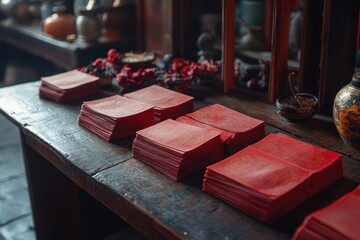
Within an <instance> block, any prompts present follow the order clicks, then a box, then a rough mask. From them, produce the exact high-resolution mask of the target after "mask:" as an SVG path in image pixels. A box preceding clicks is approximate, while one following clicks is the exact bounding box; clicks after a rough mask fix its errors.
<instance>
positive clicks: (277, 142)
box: [251, 133, 343, 197]
mask: <svg viewBox="0 0 360 240" xmlns="http://www.w3.org/2000/svg"><path fill="white" fill-rule="evenodd" d="M251 146H252V147H254V148H256V149H258V150H260V151H262V152H265V153H267V154H271V155H273V156H275V157H278V158H280V159H282V160H284V161H287V162H289V163H291V164H294V165H296V166H299V167H301V168H303V169H306V170H308V171H310V172H311V173H312V177H311V182H312V187H311V188H310V189H309V194H310V196H311V197H312V196H314V195H316V194H317V193H318V192H320V191H321V190H323V189H324V188H326V187H328V186H329V185H331V184H332V183H334V182H335V181H337V180H339V179H340V178H341V177H342V175H343V172H342V156H341V154H338V153H336V152H333V151H330V150H328V149H325V148H321V147H318V146H315V145H312V144H309V143H305V142H302V141H300V140H297V139H295V138H292V137H289V136H286V135H284V134H281V133H278V134H270V135H268V136H267V137H266V138H264V139H263V140H261V141H259V142H257V143H255V144H253V145H251Z"/></svg>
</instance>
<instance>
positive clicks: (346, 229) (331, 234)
mask: <svg viewBox="0 0 360 240" xmlns="http://www.w3.org/2000/svg"><path fill="white" fill-rule="evenodd" d="M359 222H360V187H357V188H356V189H355V190H354V191H352V192H350V193H348V194H346V195H345V196H343V197H342V198H340V199H339V200H337V201H336V202H334V203H332V204H330V205H329V206H327V207H324V208H322V209H320V210H318V211H316V212H314V213H312V214H310V215H309V216H308V217H307V218H306V219H305V221H304V222H303V224H302V225H301V226H300V227H299V228H298V229H297V231H296V232H295V235H294V237H293V240H323V239H339V240H340V239H344V240H345V239H346V240H348V239H354V240H355V239H360V228H359Z"/></svg>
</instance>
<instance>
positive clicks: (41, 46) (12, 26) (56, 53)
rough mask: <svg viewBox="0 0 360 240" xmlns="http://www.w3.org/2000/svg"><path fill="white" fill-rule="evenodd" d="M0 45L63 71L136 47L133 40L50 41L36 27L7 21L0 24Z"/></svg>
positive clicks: (47, 36) (48, 37)
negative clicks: (23, 51) (110, 51)
mask: <svg viewBox="0 0 360 240" xmlns="http://www.w3.org/2000/svg"><path fill="white" fill-rule="evenodd" d="M0 41H3V42H6V43H8V44H11V45H13V46H15V47H18V48H20V49H22V50H25V51H27V52H29V53H31V54H33V55H35V56H39V57H41V58H44V59H46V60H49V61H51V62H53V63H54V64H55V65H57V66H59V67H62V68H64V69H74V68H77V67H79V66H83V65H87V64H89V63H90V62H91V61H93V60H94V59H95V58H97V57H104V56H105V55H106V52H107V50H109V49H110V48H116V49H117V50H118V51H120V52H126V51H130V50H134V49H135V47H136V41H135V38H134V37H132V38H124V39H116V40H105V39H100V40H99V41H98V42H94V43H86V42H81V41H78V40H75V41H74V42H67V41H66V40H59V39H54V38H52V37H50V36H49V35H47V34H45V33H44V32H43V31H42V29H41V27H40V26H38V25H20V24H16V23H14V22H12V21H9V20H5V21H2V22H0Z"/></svg>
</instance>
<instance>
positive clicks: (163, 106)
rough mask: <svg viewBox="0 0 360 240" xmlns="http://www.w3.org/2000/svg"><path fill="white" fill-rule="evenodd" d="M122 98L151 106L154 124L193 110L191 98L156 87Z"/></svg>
mask: <svg viewBox="0 0 360 240" xmlns="http://www.w3.org/2000/svg"><path fill="white" fill-rule="evenodd" d="M124 96H125V97H127V98H130V99H134V100H137V101H141V102H144V103H148V104H150V105H153V106H154V112H155V115H154V117H155V121H156V122H160V121H163V120H165V119H168V118H172V119H175V118H177V117H179V116H182V115H184V114H186V113H189V112H192V111H193V108H194V103H193V100H194V98H193V97H190V96H188V95H185V94H182V93H178V92H175V91H172V90H169V89H166V88H163V87H159V86H156V85H152V86H150V87H147V88H143V89H140V90H138V91H135V92H132V93H128V94H125V95H124Z"/></svg>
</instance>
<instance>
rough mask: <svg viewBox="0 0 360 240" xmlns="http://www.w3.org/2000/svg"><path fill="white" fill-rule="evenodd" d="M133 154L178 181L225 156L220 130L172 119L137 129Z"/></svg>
mask: <svg viewBox="0 0 360 240" xmlns="http://www.w3.org/2000/svg"><path fill="white" fill-rule="evenodd" d="M132 151H133V156H134V157H135V158H137V159H139V160H141V161H143V162H145V163H147V164H149V165H150V166H152V167H154V168H156V169H157V170H159V171H160V172H162V173H164V174H165V175H167V176H169V177H171V178H172V179H174V180H181V179H183V178H185V177H187V176H188V175H190V174H191V173H193V172H195V171H197V170H199V169H201V168H204V167H206V166H208V165H210V164H212V163H214V162H217V161H219V160H220V159H221V158H222V157H223V151H224V150H223V145H222V143H221V140H220V131H214V130H207V129H204V128H199V127H195V126H190V125H187V124H184V123H180V122H177V121H174V120H171V119H168V120H165V121H163V122H160V123H158V124H156V125H154V126H152V127H149V128H146V129H143V130H141V131H138V132H137V135H136V138H135V141H134V144H133V149H132Z"/></svg>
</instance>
